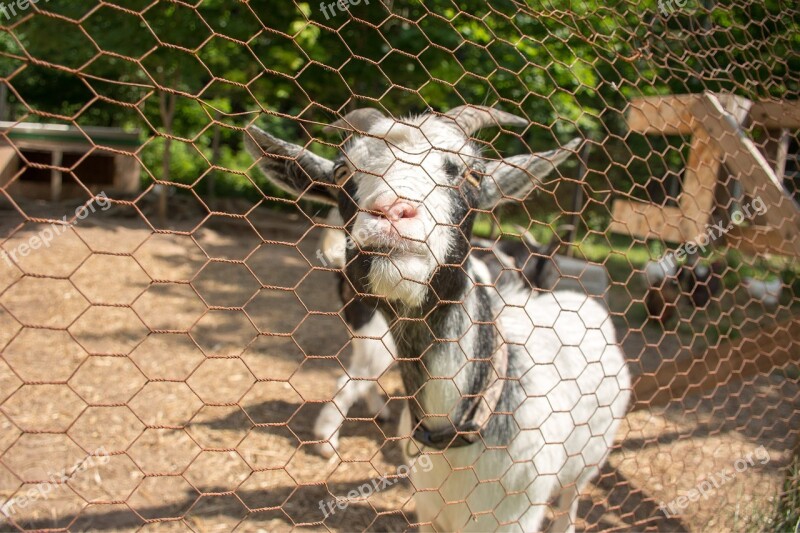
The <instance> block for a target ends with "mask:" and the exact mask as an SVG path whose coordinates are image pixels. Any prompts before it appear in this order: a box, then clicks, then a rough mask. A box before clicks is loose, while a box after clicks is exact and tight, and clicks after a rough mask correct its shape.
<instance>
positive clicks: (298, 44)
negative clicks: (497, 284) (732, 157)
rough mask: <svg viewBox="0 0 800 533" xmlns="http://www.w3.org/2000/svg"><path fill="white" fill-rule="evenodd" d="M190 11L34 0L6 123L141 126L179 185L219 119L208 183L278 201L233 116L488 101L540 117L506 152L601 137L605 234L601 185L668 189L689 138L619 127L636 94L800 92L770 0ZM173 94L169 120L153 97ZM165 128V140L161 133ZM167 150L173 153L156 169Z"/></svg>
mask: <svg viewBox="0 0 800 533" xmlns="http://www.w3.org/2000/svg"><path fill="white" fill-rule="evenodd" d="M698 1H699V0H698ZM689 4H691V2H690V3H689ZM189 5H190V4H184V3H175V2H157V3H155V4H152V3H151V2H148V1H146V0H124V1H122V0H118V1H115V2H108V3H105V4H103V5H102V6H99V7H98V5H97V3H96V2H95V1H94V0H51V1H49V2H48V3H46V4H45V3H39V4H38V9H41V10H46V11H49V12H52V13H57V14H58V15H59V17H58V18H55V17H49V16H45V15H42V14H34V13H33V10H31V11H30V12H29V13H26V14H25V16H24V17H21V18H20V21H19V22H18V23H15V24H12V25H11V26H9V27H8V28H7V29H4V30H2V32H1V33H0V76H2V77H3V78H4V79H6V80H8V83H9V84H10V85H11V87H12V91H11V102H10V103H11V107H12V117H13V118H14V119H20V120H29V121H53V120H61V121H63V122H70V121H75V122H77V123H79V124H94V125H105V126H117V127H122V128H126V129H138V130H140V131H141V135H142V140H143V141H148V142H147V143H146V145H145V147H144V148H143V150H142V159H143V161H144V163H145V165H146V167H147V169H148V170H149V172H143V179H144V180H145V182H149V181H150V180H151V179H152V178H151V176H154V177H156V178H158V179H166V180H169V181H174V182H180V183H197V182H198V180H201V177H203V176H204V175H207V174H208V173H207V171H208V167H209V163H208V161H209V160H210V159H211V157H212V150H211V142H212V138H213V127H214V124H215V120H216V121H217V122H218V123H219V124H221V125H219V124H218V126H217V127H221V128H222V132H221V134H220V151H219V154H218V158H219V160H218V165H220V166H222V167H224V168H226V169H229V170H231V171H232V172H231V173H225V174H224V176H225V177H224V178H222V177H220V180H221V181H220V188H219V191H220V193H230V194H241V193H243V192H245V191H250V193H251V194H252V193H255V194H259V195H260V194H261V192H259V191H254V190H253V186H252V184H251V181H254V182H256V183H258V185H259V187H257V188H261V189H263V193H264V194H267V195H279V193H278V192H277V191H276V190H274V189H271V188H269V186H267V185H266V184H265V183H263V180H261V178H260V177H258V176H257V175H256V174H257V173H255V172H251V173H250V179H248V178H247V177H245V176H244V175H243V174H242V172H243V171H245V170H246V169H247V168H248V167H249V161H248V160H247V158H246V157H244V156H242V154H241V152H242V150H241V128H242V127H243V126H245V125H247V124H248V123H251V122H253V121H255V120H259V121H262V122H266V121H268V122H269V123H270V124H271V125H272V126H273V127H274V128H276V129H277V130H278V132H279V133H283V134H285V136H286V137H289V138H294V139H299V140H301V141H303V142H307V141H308V140H309V138H310V136H319V135H320V127H319V124H324V123H327V122H329V121H330V120H331V119H333V118H334V117H335V114H336V113H338V112H342V111H345V110H347V109H350V108H352V107H356V106H362V105H368V106H377V107H380V108H383V109H384V110H385V111H387V112H389V113H392V114H395V115H402V114H405V113H408V112H419V111H422V110H424V109H426V108H429V107H431V108H434V109H439V110H445V109H448V108H451V107H453V106H456V105H460V104H463V103H476V104H489V105H495V104H497V105H500V106H501V107H503V108H504V109H507V110H509V111H513V112H517V113H521V114H524V115H526V116H528V117H529V118H531V119H532V120H533V122H534V125H533V126H532V127H531V128H529V130H528V131H527V134H526V137H525V141H526V144H527V146H523V143H521V142H520V141H519V140H518V139H517V138H515V137H513V136H501V137H500V138H499V139H498V140H497V142H494V143H493V144H494V146H495V148H497V149H498V150H500V151H505V150H507V149H508V150H514V151H521V150H538V149H544V148H550V147H552V145H553V144H554V143H556V142H558V141H564V140H567V139H568V138H570V137H572V136H575V135H584V136H589V137H593V138H596V139H606V141H607V142H606V143H605V144H604V149H603V150H602V151H600V150H598V151H596V152H595V153H594V154H593V157H592V163H591V165H592V168H593V169H594V170H595V172H591V173H590V174H589V177H588V178H587V182H588V183H587V185H588V186H587V190H588V191H589V193H588V194H589V197H590V199H593V200H595V201H594V202H593V203H592V204H591V205H592V207H591V211H590V212H589V213H588V214H587V215H586V216H585V217H584V223H585V224H586V226H585V229H595V230H599V229H602V228H603V227H604V226H605V225H606V224H607V221H608V218H609V213H608V209H607V206H604V204H605V203H607V200H608V195H607V192H604V191H608V190H609V184H610V183H613V184H614V188H615V189H616V190H620V191H626V192H629V193H630V194H631V195H632V196H634V197H648V198H653V199H654V200H655V201H666V200H668V193H667V191H666V188H667V184H666V183H661V182H660V181H659V178H658V177H659V176H664V175H665V174H666V173H667V172H668V170H670V169H673V170H675V169H676V168H680V167H681V166H682V162H683V161H685V153H681V148H680V147H681V146H682V145H683V144H684V141H685V140H684V139H671V140H666V139H665V140H658V139H653V138H648V139H645V138H644V137H641V136H637V135H630V134H628V133H627V132H626V131H625V126H624V120H623V111H624V109H625V105H626V102H627V101H628V100H629V99H630V98H631V97H632V96H638V95H641V94H666V93H682V92H687V91H692V92H696V91H702V90H731V91H734V92H737V93H738V94H742V95H744V96H759V97H761V96H768V95H771V96H778V97H780V96H785V95H787V94H797V92H798V91H799V90H800V88H799V87H798V86H797V78H796V77H792V76H790V75H788V74H789V73H790V72H797V71H798V70H800V55H798V53H797V52H798V50H800V37H798V32H797V27H798V21H797V20H796V19H794V18H792V17H786V16H783V15H785V13H783V12H782V10H785V9H784V7H783V6H782V4H781V3H780V2H778V1H777V0H768V1H766V2H763V3H753V4H752V5H749V6H748V7H746V8H743V7H739V6H725V5H721V4H720V5H715V6H713V9H711V10H710V11H704V10H700V9H698V8H697V7H698V6H697V5H695V6H694V7H693V6H692V5H687V7H686V8H685V9H680V10H677V11H676V12H674V13H673V14H672V15H671V16H669V17H667V18H665V17H662V16H660V15H659V14H658V11H657V9H658V8H657V3H656V0H644V1H642V2H639V3H636V4H631V3H629V2H623V1H621V0H611V1H608V2H597V1H594V0H579V1H567V0H555V1H553V2H548V3H547V8H546V9H544V8H543V7H542V6H540V5H539V6H537V5H535V4H531V7H530V8H529V9H528V10H526V11H520V10H519V4H518V3H516V2H511V1H510V0H501V1H498V2H492V3H491V6H490V5H489V4H487V3H486V2H482V1H477V0H470V1H467V2H459V3H458V7H457V8H456V4H454V3H452V2H449V1H445V0H425V1H421V2H419V1H416V2H408V3H400V2H397V3H395V8H394V9H395V13H396V15H397V16H392V17H390V16H388V14H387V12H386V8H385V7H384V4H382V3H381V2H379V1H378V0H373V1H372V2H370V3H369V4H367V3H366V2H362V3H360V4H359V5H357V6H351V7H350V11H349V13H341V12H339V11H338V10H337V11H335V12H334V13H333V14H332V16H330V17H329V18H326V17H325V16H324V15H323V13H322V11H321V10H320V8H319V5H318V4H316V3H315V2H311V3H305V2H298V3H294V4H293V3H286V2H276V1H275V0H251V1H250V2H249V3H244V2H229V1H225V0H204V1H202V2H198V3H197V7H194V8H193V7H188V6H189ZM566 14H569V16H567V15H566ZM329 15H330V13H329ZM752 21H758V23H757V24H753V23H751V22H752ZM14 22H16V21H14ZM700 27H703V28H706V29H707V28H711V29H712V31H698V28H700ZM767 36H769V37H771V38H769V39H768V38H766V37H767ZM777 37H780V38H777ZM743 43H757V44H752V45H749V46H744V45H743ZM709 56H712V57H711V58H710V57H709ZM775 58H780V59H781V60H775ZM715 61H716V63H715ZM717 63H718V64H717ZM754 65H755V67H754ZM720 69H723V70H724V72H725V75H724V76H723V75H720V72H721V71H720ZM718 71H719V72H718ZM172 98H174V123H172V124H170V123H169V120H168V118H169V117H168V115H169V113H165V109H166V110H167V111H168V110H169V106H168V105H167V106H166V108H165V104H169V103H170V101H171V99H172ZM262 110H265V111H267V112H268V113H270V114H271V116H269V117H266V116H263V115H261V114H260V112H261V111H262ZM277 116H283V117H286V116H288V117H298V118H299V119H300V120H301V121H302V122H303V124H302V125H301V123H298V122H295V121H290V120H286V119H285V118H283V119H280V120H278V119H275V117H277ZM267 119H269V120H267ZM164 135H172V136H174V137H175V138H176V140H175V141H174V142H172V143H166V142H165V141H164V137H163V136H164ZM487 135H494V133H492V132H487ZM487 138H490V139H494V137H487ZM167 144H170V154H171V160H170V161H169V165H168V169H169V172H168V174H167V175H166V176H162V175H161V174H162V172H163V169H162V167H163V164H165V160H166V159H168V158H165V157H164V156H165V154H164V147H165V146H166V145H167ZM314 149H315V150H320V151H321V152H326V150H327V152H328V153H330V152H331V150H330V149H329V148H322V147H319V146H316V147H314ZM237 173H239V174H238V175H237ZM654 177H656V179H655V180H653V178H654ZM203 179H206V178H203ZM201 181H202V180H201ZM645 184H647V185H646V186H645ZM595 191H600V192H595ZM549 208H550V210H551V211H550V212H556V207H555V206H553V205H551V206H549ZM537 216H538V215H537ZM545 218H546V216H538V219H540V220H543V219H545Z"/></svg>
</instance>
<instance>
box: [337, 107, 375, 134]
mask: <svg viewBox="0 0 800 533" xmlns="http://www.w3.org/2000/svg"><path fill="white" fill-rule="evenodd" d="M382 118H386V115H384V114H383V113H381V112H380V111H378V110H377V109H375V108H373V107H360V108H358V109H354V110H353V111H350V112H349V113H347V114H346V115H345V116H343V117H342V118H340V119H339V120H337V121H335V122H333V123H331V124H329V125H328V126H325V127H324V128H322V131H324V132H325V133H332V132H334V131H369V129H370V127H371V126H372V125H373V124H375V122H376V121H378V120H380V119H382Z"/></svg>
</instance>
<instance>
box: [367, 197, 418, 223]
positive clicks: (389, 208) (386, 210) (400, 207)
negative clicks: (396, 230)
mask: <svg viewBox="0 0 800 533" xmlns="http://www.w3.org/2000/svg"><path fill="white" fill-rule="evenodd" d="M374 210H375V211H376V212H378V213H380V215H381V216H383V217H384V218H387V219H388V220H389V221H391V222H397V221H398V220H402V219H404V218H414V217H416V216H417V208H416V207H414V206H413V205H411V204H410V203H408V202H402V201H400V202H394V203H393V204H384V205H376V206H375V209H374Z"/></svg>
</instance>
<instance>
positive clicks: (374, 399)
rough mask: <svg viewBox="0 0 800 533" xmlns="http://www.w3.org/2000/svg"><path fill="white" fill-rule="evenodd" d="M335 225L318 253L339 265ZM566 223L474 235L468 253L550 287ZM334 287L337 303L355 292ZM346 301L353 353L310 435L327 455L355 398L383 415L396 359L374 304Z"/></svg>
mask: <svg viewBox="0 0 800 533" xmlns="http://www.w3.org/2000/svg"><path fill="white" fill-rule="evenodd" d="M325 224H326V226H334V227H335V226H339V227H341V226H342V225H343V224H344V222H343V221H342V219H341V218H340V217H339V213H338V211H336V210H332V211H331V213H330V215H329V216H328V218H327V220H326V221H325ZM334 227H328V228H325V230H324V231H323V232H322V237H321V239H320V249H319V252H318V254H317V257H318V258H319V259H320V261H322V263H323V265H324V266H326V267H335V268H340V269H343V268H345V263H346V258H345V250H346V249H347V248H346V247H347V234H346V233H345V232H344V231H343V230H340V229H335V228H334ZM571 227H572V226H562V227H560V228H559V229H558V232H557V234H556V235H555V236H553V238H552V239H551V241H550V242H549V243H547V244H546V245H543V244H540V243H538V242H536V241H535V240H534V239H533V237H532V236H531V235H530V234H529V233H528V232H527V230H526V229H525V228H522V227H517V228H516V230H517V232H519V234H520V237H521V238H520V239H519V240H516V239H503V240H500V241H492V240H489V239H481V238H473V239H472V241H471V242H472V245H473V247H475V248H476V249H475V250H473V255H474V256H477V257H478V258H479V259H480V260H481V261H483V262H484V263H486V265H487V266H488V267H489V271H490V273H491V275H492V280H498V279H500V277H501V276H502V275H521V276H522V278H523V279H524V280H525V281H526V282H527V283H529V284H530V286H531V287H532V288H547V289H552V288H553V287H555V285H556V283H557V281H558V279H559V277H560V273H559V272H558V268H557V267H556V266H555V263H554V261H553V254H554V253H555V252H556V249H557V248H558V246H559V245H560V244H561V240H562V235H565V234H566V231H568V230H569V229H571ZM339 289H340V298H341V301H342V304H344V305H347V304H348V303H350V302H351V300H352V299H353V296H354V293H353V292H352V291H351V290H349V286H348V285H347V284H346V283H344V279H342V280H340V286H339ZM351 305H353V306H354V308H348V309H347V310H346V312H345V313H344V315H345V322H347V324H348V325H349V326H350V328H351V329H352V330H353V331H355V332H356V335H357V336H356V337H354V338H353V339H352V342H351V344H352V347H353V354H352V357H351V358H350V364H349V365H348V367H347V370H346V372H345V374H344V375H342V376H341V377H339V379H338V380H337V381H336V391H337V392H336V395H335V396H334V397H333V400H332V401H331V402H329V403H326V404H325V405H324V406H323V407H322V409H321V410H320V412H319V415H318V416H317V420H316V422H315V423H314V435H315V436H316V437H317V438H318V439H319V440H320V441H322V442H320V443H319V444H317V445H315V449H316V450H317V452H318V453H319V454H320V455H322V456H323V457H327V458H330V457H333V455H334V454H335V453H336V450H338V449H339V430H340V429H341V427H342V423H343V422H344V420H345V418H346V417H347V413H348V412H349V411H350V409H351V408H352V407H353V405H354V404H355V403H356V402H357V401H358V400H361V399H363V400H365V401H366V403H367V408H368V409H369V412H370V413H371V415H372V416H376V418H377V419H378V420H381V421H386V420H387V419H388V415H389V413H388V412H387V409H386V404H385V400H384V397H383V395H382V394H381V392H380V391H379V388H378V386H377V380H378V379H379V378H380V377H381V376H382V375H383V374H384V373H385V372H386V371H387V370H388V369H389V367H390V366H391V365H392V362H393V361H394V359H395V356H394V354H395V344H394V339H392V335H391V333H390V332H389V325H388V324H387V323H386V320H385V319H384V318H383V315H381V314H380V313H378V312H377V309H376V308H375V307H370V306H369V305H363V304H361V303H353V304H351ZM378 339H381V340H378ZM354 378H355V379H354Z"/></svg>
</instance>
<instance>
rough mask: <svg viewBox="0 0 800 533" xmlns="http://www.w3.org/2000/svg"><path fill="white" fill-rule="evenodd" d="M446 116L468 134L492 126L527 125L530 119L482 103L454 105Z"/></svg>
mask: <svg viewBox="0 0 800 533" xmlns="http://www.w3.org/2000/svg"><path fill="white" fill-rule="evenodd" d="M445 116H447V117H450V118H452V119H453V120H454V121H455V123H456V124H457V125H458V127H459V128H461V129H462V130H463V131H464V133H465V134H466V135H468V136H469V135H472V134H473V133H475V132H476V131H478V130H479V129H481V128H488V127H492V126H519V127H523V126H527V125H528V120H527V119H524V118H522V117H518V116H516V115H512V114H511V113H506V112H505V111H499V110H497V109H492V108H491V107H486V106H480V105H462V106H458V107H454V108H453V109H451V110H450V111H448V112H447V113H445Z"/></svg>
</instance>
